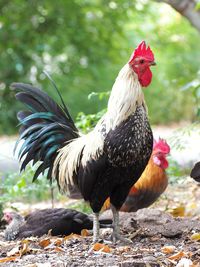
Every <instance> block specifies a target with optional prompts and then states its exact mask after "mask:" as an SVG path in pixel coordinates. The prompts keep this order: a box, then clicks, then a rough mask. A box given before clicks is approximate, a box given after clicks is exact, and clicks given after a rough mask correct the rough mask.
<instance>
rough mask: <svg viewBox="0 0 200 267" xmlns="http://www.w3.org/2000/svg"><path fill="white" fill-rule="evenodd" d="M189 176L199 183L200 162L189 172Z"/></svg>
mask: <svg viewBox="0 0 200 267" xmlns="http://www.w3.org/2000/svg"><path fill="white" fill-rule="evenodd" d="M190 176H191V177H192V178H193V179H194V180H196V181H197V182H200V161H199V162H197V163H196V164H195V165H194V167H193V168H192V170H191V174H190Z"/></svg>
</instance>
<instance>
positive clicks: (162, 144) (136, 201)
mask: <svg viewBox="0 0 200 267" xmlns="http://www.w3.org/2000/svg"><path fill="white" fill-rule="evenodd" d="M169 152H170V147H169V145H168V144H167V142H166V141H164V140H163V139H159V140H158V141H154V145H153V152H152V155H151V158H150V160H149V162H148V165H147V166H146V168H145V170H144V172H143V173H142V175H141V177H140V178H139V180H138V181H137V182H136V183H135V184H134V185H133V186H132V188H131V190H130V191H129V194H128V196H127V198H126V200H125V202H124V204H123V205H122V207H121V209H120V211H124V212H135V211H137V210H138V209H142V208H146V207H149V206H150V205H151V204H153V203H154V202H155V201H156V200H157V199H158V197H159V196H160V195H161V194H162V193H163V192H164V191H165V189H166V187H167V185H168V178H167V175H166V172H165V169H167V167H168V161H167V159H166V156H167V155H168V154H169ZM109 207H110V200H109V198H108V199H107V200H106V202H105V203H104V206H103V208H102V210H105V209H108V208H109Z"/></svg>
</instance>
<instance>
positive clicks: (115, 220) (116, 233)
mask: <svg viewBox="0 0 200 267" xmlns="http://www.w3.org/2000/svg"><path fill="white" fill-rule="evenodd" d="M111 209H112V213H113V234H112V238H113V241H114V242H116V241H118V240H119V241H122V242H124V243H132V241H131V240H130V239H127V238H125V237H123V236H121V235H120V233H119V232H120V227H119V211H118V210H117V209H116V208H115V207H114V206H113V205H112V204H111Z"/></svg>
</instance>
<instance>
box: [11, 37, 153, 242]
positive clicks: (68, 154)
mask: <svg viewBox="0 0 200 267" xmlns="http://www.w3.org/2000/svg"><path fill="white" fill-rule="evenodd" d="M152 65H155V62H154V55H153V52H152V51H151V49H150V47H147V46H146V44H145V42H144V41H143V42H142V43H141V44H140V45H139V46H138V47H137V48H136V49H135V51H134V52H133V54H132V55H131V57H130V59H129V61H128V63H127V64H125V66H124V67H123V68H122V69H121V71H120V72H119V74H118V76H117V78H116V81H115V83H114V85H113V87H112V91H111V95H110V98H109V101H108V107H107V112H106V113H105V114H104V115H103V117H102V118H101V119H100V120H99V122H98V123H97V125H96V127H95V128H94V129H93V130H92V131H91V132H90V133H88V134H86V135H82V134H81V133H79V131H78V129H77V128H76V126H75V124H74V122H73V120H72V118H71V116H70V114H69V112H68V110H67V107H66V105H65V104H64V102H63V100H62V98H61V100H62V104H61V105H58V104H56V103H55V102H54V101H53V100H52V99H51V98H50V97H49V96H48V95H47V94H46V93H45V92H43V91H42V90H40V89H38V88H36V87H33V86H31V85H28V84H22V83H14V84H12V88H13V89H15V90H18V91H19V92H18V93H17V94H16V98H17V99H18V100H19V101H21V102H23V103H24V104H25V105H26V106H27V109H28V110H27V111H22V112H19V114H18V119H19V121H20V123H21V125H22V127H21V131H20V140H25V141H24V143H23V144H22V146H21V148H20V150H19V159H20V160H21V161H22V165H21V170H23V169H25V167H26V165H27V164H28V163H29V162H30V161H32V160H33V164H35V163H36V162H38V161H40V162H41V164H40V166H39V167H38V169H37V170H36V172H35V175H34V178H33V180H35V179H37V177H38V175H39V174H40V173H43V172H44V170H45V169H48V173H47V177H48V179H50V180H51V179H52V178H55V179H56V180H57V183H58V186H59V188H60V190H61V192H65V193H67V192H69V191H70V190H71V189H73V188H78V189H79V191H80V192H81V194H82V197H83V198H84V200H86V201H88V202H89V204H90V206H91V208H92V210H93V212H94V227H93V240H94V241H96V240H98V238H99V222H98V220H99V212H100V210H101V208H102V206H103V204H104V202H105V200H106V199H107V198H108V197H110V202H111V209H112V212H113V225H114V226H113V240H114V241H116V240H118V239H120V240H124V238H122V237H121V236H120V234H119V212H118V211H119V209H120V208H121V206H122V204H123V203H124V201H125V199H126V197H127V195H128V192H129V190H130V188H131V187H132V185H133V184H135V183H136V181H137V180H138V178H139V177H140V176H141V174H142V172H143V170H144V169H145V167H146V165H147V163H148V160H149V158H150V156H151V152H152V147H153V136H152V131H151V128H150V125H149V121H148V115H147V107H146V104H145V100H144V94H143V91H142V87H146V86H148V85H149V84H150V83H151V80H152V72H151V70H150V67H151V66H152Z"/></svg>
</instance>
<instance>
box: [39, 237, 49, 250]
mask: <svg viewBox="0 0 200 267" xmlns="http://www.w3.org/2000/svg"><path fill="white" fill-rule="evenodd" d="M49 244H51V241H50V239H49V238H46V239H43V240H41V241H40V242H39V245H40V246H41V247H42V248H46V247H47V246H48V245H49Z"/></svg>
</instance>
